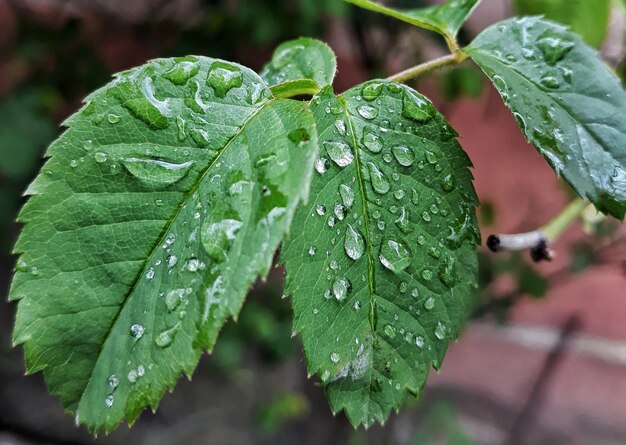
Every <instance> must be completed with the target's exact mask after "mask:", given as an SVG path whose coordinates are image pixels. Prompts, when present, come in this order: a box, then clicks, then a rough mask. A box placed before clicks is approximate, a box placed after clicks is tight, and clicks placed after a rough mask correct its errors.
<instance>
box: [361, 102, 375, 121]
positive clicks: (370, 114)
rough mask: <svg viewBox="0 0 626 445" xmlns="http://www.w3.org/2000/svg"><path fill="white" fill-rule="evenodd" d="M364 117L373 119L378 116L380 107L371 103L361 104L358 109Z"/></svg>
mask: <svg viewBox="0 0 626 445" xmlns="http://www.w3.org/2000/svg"><path fill="white" fill-rule="evenodd" d="M356 111H357V112H358V113H359V114H360V115H361V117H362V118H363V119H367V120H372V119H374V118H376V116H378V109H377V108H374V107H370V106H369V105H361V106H360V107H359V108H357V110H356Z"/></svg>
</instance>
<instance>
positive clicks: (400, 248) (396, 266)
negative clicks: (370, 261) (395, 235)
mask: <svg viewBox="0 0 626 445" xmlns="http://www.w3.org/2000/svg"><path fill="white" fill-rule="evenodd" d="M378 258H379V260H380V262H381V263H382V265H383V266H385V267H386V268H387V269H389V270H390V271H392V272H396V273H397V272H400V271H402V270H404V269H406V268H407V267H409V265H410V264H411V253H410V252H409V251H408V250H407V248H406V247H404V245H403V244H402V243H399V242H397V241H394V240H387V241H386V242H383V244H382V247H381V249H380V254H379V255H378Z"/></svg>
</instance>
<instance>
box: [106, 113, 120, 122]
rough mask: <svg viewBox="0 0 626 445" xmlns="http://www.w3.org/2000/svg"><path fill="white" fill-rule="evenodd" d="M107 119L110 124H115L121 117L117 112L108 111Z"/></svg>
mask: <svg viewBox="0 0 626 445" xmlns="http://www.w3.org/2000/svg"><path fill="white" fill-rule="evenodd" d="M107 119H108V121H109V123H110V124H117V123H118V122H119V121H120V119H121V118H120V117H119V115H117V114H113V113H109V115H108V116H107Z"/></svg>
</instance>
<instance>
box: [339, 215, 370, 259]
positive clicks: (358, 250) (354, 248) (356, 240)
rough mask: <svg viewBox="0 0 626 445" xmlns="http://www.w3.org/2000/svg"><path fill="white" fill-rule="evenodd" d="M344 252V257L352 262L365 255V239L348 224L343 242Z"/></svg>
mask: <svg viewBox="0 0 626 445" xmlns="http://www.w3.org/2000/svg"><path fill="white" fill-rule="evenodd" d="M344 250H345V251H346V255H348V257H350V258H351V259H353V260H355V261H356V260H358V259H359V258H361V257H362V256H363V254H364V253H365V239H364V238H363V235H362V234H361V232H359V230H358V229H355V228H354V227H352V225H351V224H348V227H347V228H346V235H345V240H344Z"/></svg>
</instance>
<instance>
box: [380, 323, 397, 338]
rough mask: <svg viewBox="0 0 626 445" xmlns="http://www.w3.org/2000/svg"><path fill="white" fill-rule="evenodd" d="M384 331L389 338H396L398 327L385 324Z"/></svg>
mask: <svg viewBox="0 0 626 445" xmlns="http://www.w3.org/2000/svg"><path fill="white" fill-rule="evenodd" d="M383 332H384V333H385V335H386V336H387V337H389V338H394V337H395V336H396V328H394V327H393V326H391V325H390V324H387V325H385V327H384V328H383Z"/></svg>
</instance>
